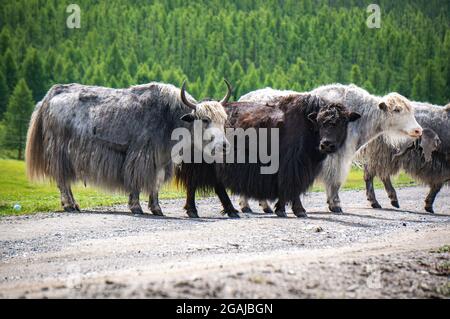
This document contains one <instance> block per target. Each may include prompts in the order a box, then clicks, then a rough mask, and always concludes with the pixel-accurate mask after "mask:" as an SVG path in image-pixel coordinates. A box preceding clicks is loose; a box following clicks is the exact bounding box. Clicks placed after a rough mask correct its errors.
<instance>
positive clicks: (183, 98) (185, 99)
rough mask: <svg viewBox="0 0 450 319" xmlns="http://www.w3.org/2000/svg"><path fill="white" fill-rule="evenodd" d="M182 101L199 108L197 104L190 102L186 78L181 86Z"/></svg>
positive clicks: (191, 106)
mask: <svg viewBox="0 0 450 319" xmlns="http://www.w3.org/2000/svg"><path fill="white" fill-rule="evenodd" d="M181 101H182V102H183V104H184V105H186V106H187V107H189V108H191V109H193V110H195V109H196V108H197V105H195V104H194V103H191V102H189V101H188V99H187V98H186V80H184V81H183V85H182V86H181Z"/></svg>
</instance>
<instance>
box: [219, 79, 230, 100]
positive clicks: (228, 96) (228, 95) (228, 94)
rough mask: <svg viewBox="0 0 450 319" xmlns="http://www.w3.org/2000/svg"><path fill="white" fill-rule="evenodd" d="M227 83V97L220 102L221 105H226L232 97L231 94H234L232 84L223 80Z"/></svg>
mask: <svg viewBox="0 0 450 319" xmlns="http://www.w3.org/2000/svg"><path fill="white" fill-rule="evenodd" d="M223 80H224V81H225V84H226V85H227V89H228V91H227V95H225V97H224V98H223V99H222V100H221V101H220V104H225V103H227V102H228V100H229V99H230V96H231V92H233V87H232V86H231V84H230V82H228V81H227V80H226V79H223Z"/></svg>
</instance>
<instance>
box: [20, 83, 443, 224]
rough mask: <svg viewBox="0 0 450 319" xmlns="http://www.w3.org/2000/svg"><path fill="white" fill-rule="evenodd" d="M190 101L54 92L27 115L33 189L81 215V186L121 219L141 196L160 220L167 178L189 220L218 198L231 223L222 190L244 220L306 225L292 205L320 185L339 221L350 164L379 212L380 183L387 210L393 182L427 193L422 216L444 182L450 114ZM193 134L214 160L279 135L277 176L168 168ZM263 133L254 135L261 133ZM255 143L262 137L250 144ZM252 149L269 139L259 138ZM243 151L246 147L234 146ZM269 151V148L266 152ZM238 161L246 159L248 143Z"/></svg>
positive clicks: (161, 91)
mask: <svg viewBox="0 0 450 319" xmlns="http://www.w3.org/2000/svg"><path fill="white" fill-rule="evenodd" d="M225 82H226V84H227V87H228V92H227V94H226V95H225V97H224V98H223V99H222V100H221V101H213V100H203V101H201V102H197V101H196V100H195V99H194V98H193V97H192V96H190V95H189V94H188V93H187V92H186V90H185V84H184V83H183V85H182V88H181V89H179V88H177V87H175V86H173V85H171V84H163V83H157V82H151V83H148V84H144V85H138V86H132V87H130V88H126V89H111V88H104V87H97V86H85V85H80V84H67V85H55V86H53V87H52V88H51V89H50V90H49V91H48V93H47V94H46V96H45V97H44V98H43V100H42V101H40V102H39V103H38V104H37V105H36V108H35V110H34V112H33V115H32V118H31V122H30V125H29V130H28V137H27V145H26V161H27V172H28V175H29V177H30V178H31V179H42V178H49V179H52V180H54V181H55V182H56V184H57V186H58V188H59V190H60V193H61V204H62V206H63V208H64V210H66V211H79V210H80V208H79V206H78V204H77V203H76V201H75V199H74V196H73V194H72V190H71V184H72V183H74V182H76V181H82V182H84V183H85V184H87V183H92V184H94V185H98V186H101V187H104V188H107V189H110V190H112V191H121V192H126V193H127V194H129V208H130V210H131V211H132V212H133V213H135V214H138V213H141V214H142V213H143V210H142V207H141V205H140V202H139V195H140V192H142V191H143V192H145V193H147V194H149V209H150V210H151V212H152V213H153V214H154V215H160V216H162V215H163V213H162V209H161V207H160V205H159V200H158V192H159V190H160V188H161V186H162V185H163V184H164V183H166V182H169V181H171V180H172V179H173V178H174V177H175V179H176V181H177V182H178V184H179V185H182V186H184V187H185V188H186V192H187V198H186V205H185V209H186V212H187V214H188V215H189V216H190V217H198V212H197V209H196V204H195V194H196V191H212V190H214V192H215V193H216V194H217V196H218V198H219V200H220V201H221V204H222V205H223V208H224V213H225V214H227V215H228V216H229V217H239V214H238V210H237V209H236V208H235V207H234V206H233V204H232V202H231V200H230V198H229V196H228V193H227V190H229V191H231V192H232V193H233V194H238V195H240V202H239V204H240V209H241V211H242V212H244V213H246V212H251V208H250V206H249V204H248V199H249V198H252V199H256V200H259V202H260V205H261V207H262V209H263V210H264V212H266V213H272V212H273V211H272V209H271V207H270V205H269V201H276V204H275V207H274V208H275V209H274V210H275V213H276V214H277V215H278V216H280V217H286V216H287V215H286V205H288V204H290V206H291V209H292V211H293V213H294V214H295V215H296V216H298V217H306V216H307V215H306V210H305V209H304V207H303V205H302V202H301V198H300V195H302V194H304V193H305V192H306V191H307V190H308V188H310V187H311V186H312V184H313V183H314V181H316V180H320V181H322V182H323V183H324V185H325V187H326V194H327V203H328V207H329V209H330V211H332V212H335V213H340V212H342V208H341V203H340V199H339V189H340V187H341V185H342V183H343V182H344V181H345V179H346V177H347V175H348V173H349V170H350V168H351V166H352V162H354V161H355V160H356V161H358V162H360V163H362V164H363V165H364V169H365V170H364V179H365V182H366V188H367V199H368V200H369V201H370V203H371V205H372V207H374V208H380V207H381V206H380V204H379V203H378V202H377V200H376V198H375V193H374V187H373V179H374V177H375V176H379V177H380V178H381V180H382V182H383V183H384V185H385V188H386V190H387V192H388V195H389V198H390V200H391V203H392V205H393V206H395V207H399V201H398V199H397V195H396V192H395V189H394V188H393V186H392V184H391V181H390V177H391V176H392V175H395V174H397V173H398V172H399V171H400V170H401V169H403V170H405V171H406V172H407V173H408V174H410V175H411V176H413V177H414V178H416V179H417V180H419V181H421V182H423V183H425V184H427V185H429V187H430V192H429V194H428V196H427V197H426V200H425V209H426V210H427V211H428V212H431V213H433V202H434V200H435V197H436V195H437V193H438V192H439V190H440V189H441V187H442V186H443V185H444V184H445V183H447V182H449V181H450V121H449V115H450V105H447V106H445V107H444V106H436V105H431V104H427V103H418V102H412V101H409V100H408V99H407V98H405V97H403V96H401V95H400V94H398V93H390V94H388V95H386V96H383V97H379V96H375V95H372V94H370V93H369V92H367V91H366V90H364V89H362V88H359V87H357V86H355V85H341V84H332V85H325V86H321V87H319V88H317V89H314V90H313V91H310V92H301V93H300V92H295V91H279V90H274V89H270V88H265V89H260V90H257V91H253V92H250V93H248V94H246V95H244V96H242V97H241V98H240V99H239V100H238V101H237V102H229V99H230V96H231V93H232V88H231V85H230V84H229V83H228V82H227V81H225ZM195 123H201V126H202V129H203V130H205V132H206V131H208V130H209V129H213V131H214V132H215V133H214V134H212V135H211V136H208V142H209V144H210V146H211V145H212V147H213V149H214V150H215V151H216V152H217V154H226V153H227V152H228V151H229V150H228V148H230V145H232V146H231V147H233V148H235V147H237V146H236V145H234V146H233V143H231V144H230V143H229V140H228V138H227V134H226V130H227V129H228V128H240V129H243V130H246V129H249V128H255V129H259V128H267V129H273V128H276V129H278V132H279V139H278V140H277V142H276V143H278V145H277V148H278V150H279V154H278V162H279V167H278V170H277V171H276V172H275V173H273V174H263V173H261V168H262V167H263V166H264V165H266V164H265V163H263V162H262V161H260V160H259V159H258V160H257V161H256V162H245V163H239V162H237V163H236V161H230V162H228V161H224V162H220V161H216V162H212V163H211V162H206V161H200V162H191V161H184V162H181V163H176V162H175V161H174V160H173V157H172V149H173V147H174V145H175V143H177V141H176V140H173V139H172V132H173V131H174V130H175V129H177V128H184V129H186V130H189V131H190V132H193V130H194V126H195ZM257 132H259V131H257ZM258 134H259V133H258ZM258 138H259V139H264V138H268V137H267V136H260V135H258ZM184 146H185V147H186V148H187V149H193V150H199V151H201V150H202V149H203V148H204V147H205V142H204V141H198V140H196V139H194V141H191V140H188V141H187V142H186V145H184ZM241 146H242V145H241ZM272 146H274V145H272ZM243 147H244V148H243V149H234V151H236V152H235V153H236V154H237V153H242V152H243V153H248V148H249V143H247V144H244V146H243Z"/></svg>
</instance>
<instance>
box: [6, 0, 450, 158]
mask: <svg viewBox="0 0 450 319" xmlns="http://www.w3.org/2000/svg"><path fill="white" fill-rule="evenodd" d="M371 2H372V1H364V0H317V1H316V0H228V1H225V2H224V1H219V0H198V1H182V0H155V1H144V0H131V1H125V0H114V1H88V0H79V1H77V4H78V5H79V7H80V10H81V11H80V22H81V25H80V28H79V29H76V28H75V29H70V28H68V27H67V25H66V20H67V18H68V16H69V15H70V13H68V12H66V8H67V5H68V4H67V3H65V2H61V1H57V0H50V1H48V0H3V1H2V2H1V4H0V57H1V63H0V120H2V124H1V125H0V141H2V142H1V147H2V148H13V149H18V150H19V149H23V145H24V136H23V134H24V133H23V132H24V131H26V125H27V122H28V120H29V117H30V114H31V112H32V109H33V107H34V104H35V103H36V102H37V101H39V100H40V99H42V97H43V96H44V95H45V93H46V91H47V90H48V89H49V88H50V87H51V85H53V84H55V83H71V82H79V83H83V84H91V85H103V86H109V87H116V88H119V87H128V86H130V85H133V84H141V83H146V82H150V81H162V82H168V83H172V84H175V85H178V86H179V85H180V84H181V82H182V81H183V80H184V79H187V80H188V81H189V82H188V83H189V84H188V90H189V92H190V93H192V94H193V95H194V96H195V97H196V98H199V99H201V98H206V97H210V98H220V97H221V96H222V95H223V92H224V90H225V87H224V84H223V81H222V78H223V77H225V78H227V79H228V80H230V82H231V83H232V84H233V86H234V87H235V90H234V98H235V99H237V98H239V96H241V95H242V94H245V93H247V92H249V91H251V90H254V89H258V88H262V87H266V86H271V87H274V88H279V89H292V90H297V91H306V90H310V89H313V88H315V87H317V86H319V85H322V84H328V83H333V82H340V83H354V84H356V85H359V86H362V87H364V88H366V89H367V90H368V91H370V92H371V93H374V94H379V95H381V94H385V93H387V92H391V91H397V92H399V93H401V94H403V95H405V96H406V97H408V98H410V99H413V100H419V101H428V102H432V103H436V104H445V103H447V102H449V101H450V28H449V26H450V4H449V2H448V1H440V0H416V1H407V2H406V1H389V0H380V1H378V3H379V6H380V8H381V27H380V28H379V29H370V28H368V27H367V25H366V20H367V18H368V16H369V14H370V13H368V12H367V11H366V8H367V6H368V5H369V4H370V3H371ZM20 125H22V126H25V128H23V127H21V128H19V127H18V126H20ZM18 153H19V154H18V156H19V157H21V156H22V153H21V152H18ZM0 155H1V154H0Z"/></svg>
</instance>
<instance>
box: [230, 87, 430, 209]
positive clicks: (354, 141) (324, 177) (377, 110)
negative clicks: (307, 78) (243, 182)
mask: <svg viewBox="0 0 450 319" xmlns="http://www.w3.org/2000/svg"><path fill="white" fill-rule="evenodd" d="M295 93H296V92H294V91H279V90H274V89H271V88H266V89H261V90H257V91H253V92H250V93H248V94H246V95H244V96H242V97H241V98H240V99H239V101H240V102H268V101H271V100H273V99H274V98H279V97H280V96H286V95H291V94H295ZM309 93H311V94H316V95H318V96H320V97H321V98H324V99H327V100H328V101H330V102H335V103H342V104H344V105H345V106H346V107H348V108H349V110H351V111H353V112H358V113H359V114H361V119H360V120H359V121H357V122H355V123H351V124H350V125H349V129H348V136H347V140H346V142H345V145H344V146H343V147H341V148H340V149H339V151H337V152H335V153H334V154H332V155H330V156H327V158H326V159H325V161H324V163H323V165H322V170H321V172H320V174H319V176H318V179H319V180H321V181H323V182H324V184H325V188H326V193H327V203H328V207H329V209H330V211H332V212H335V213H340V212H342V208H341V201H340V199H339V189H340V187H341V185H342V184H343V183H344V182H345V179H346V178H347V175H348V172H349V171H350V168H351V164H352V161H353V157H354V155H355V153H356V152H357V150H358V149H360V148H361V147H362V146H364V145H365V144H366V143H369V142H370V141H371V140H373V139H375V138H377V137H378V136H380V135H381V134H384V135H386V136H389V141H391V143H393V144H395V143H396V141H399V140H403V139H405V138H406V137H408V136H410V137H413V138H418V137H420V136H421V135H422V128H421V126H420V125H419V124H418V123H417V121H416V119H415V118H414V110H413V108H412V106H411V102H410V101H409V100H408V99H407V98H405V97H403V96H401V95H400V94H398V93H390V94H388V95H385V96H383V97H379V96H375V95H372V94H370V93H369V92H367V91H366V90H364V89H362V88H359V87H357V86H355V85H342V84H330V85H325V86H321V87H318V88H317V89H315V90H313V91H311V92H309ZM296 94H300V93H298V92H297V93H296ZM240 203H241V209H242V211H244V212H245V211H250V210H251V209H250V207H249V205H248V201H247V200H246V198H241V201H240ZM260 205H261V206H262V207H264V208H265V211H270V207H269V205H268V203H267V201H261V202H260Z"/></svg>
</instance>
